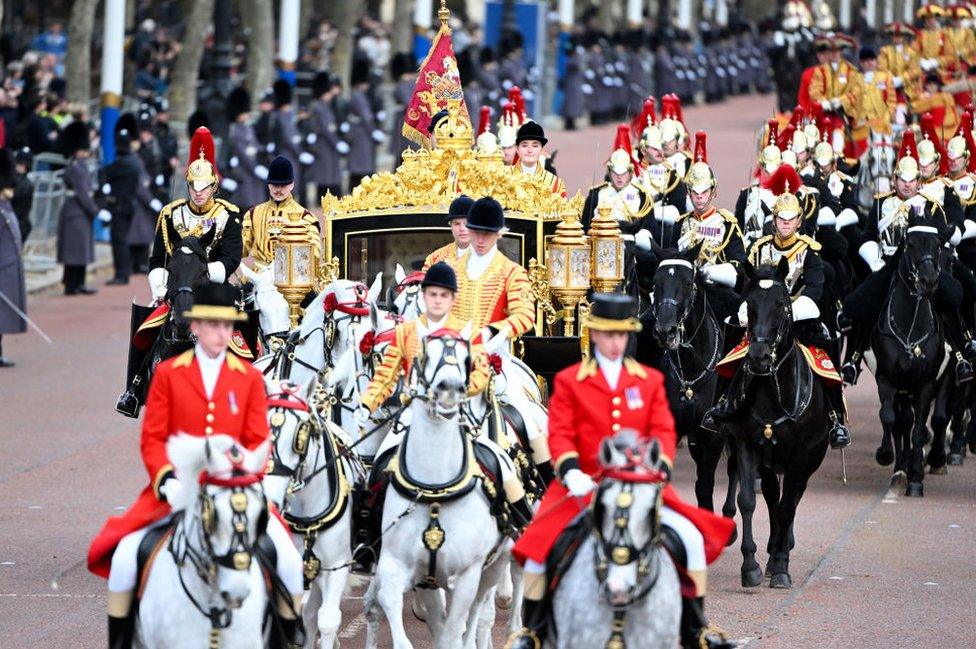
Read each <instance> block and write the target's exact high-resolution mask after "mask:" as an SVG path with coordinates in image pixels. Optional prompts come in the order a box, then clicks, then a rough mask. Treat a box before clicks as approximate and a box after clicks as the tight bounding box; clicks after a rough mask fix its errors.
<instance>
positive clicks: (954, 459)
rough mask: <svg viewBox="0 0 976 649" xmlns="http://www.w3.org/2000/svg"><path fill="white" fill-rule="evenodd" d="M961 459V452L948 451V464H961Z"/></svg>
mask: <svg viewBox="0 0 976 649" xmlns="http://www.w3.org/2000/svg"><path fill="white" fill-rule="evenodd" d="M963 461H964V460H963V454H962V453H949V466H962V465H963Z"/></svg>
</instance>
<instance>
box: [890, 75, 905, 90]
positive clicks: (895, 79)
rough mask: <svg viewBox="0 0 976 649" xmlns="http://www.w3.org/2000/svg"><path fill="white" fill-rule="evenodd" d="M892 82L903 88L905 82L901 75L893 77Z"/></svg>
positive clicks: (896, 86)
mask: <svg viewBox="0 0 976 649" xmlns="http://www.w3.org/2000/svg"><path fill="white" fill-rule="evenodd" d="M892 82H893V83H894V84H895V88H901V87H902V85H903V84H904V83H905V82H904V81H903V80H902V78H901V77H894V78H893V79H892Z"/></svg>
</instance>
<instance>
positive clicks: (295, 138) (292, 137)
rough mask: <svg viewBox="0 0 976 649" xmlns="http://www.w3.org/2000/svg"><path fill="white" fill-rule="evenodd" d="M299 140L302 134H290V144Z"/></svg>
mask: <svg viewBox="0 0 976 649" xmlns="http://www.w3.org/2000/svg"><path fill="white" fill-rule="evenodd" d="M301 141H302V136H301V135H298V134H296V135H292V136H291V143H292V144H298V143H300V142H301Z"/></svg>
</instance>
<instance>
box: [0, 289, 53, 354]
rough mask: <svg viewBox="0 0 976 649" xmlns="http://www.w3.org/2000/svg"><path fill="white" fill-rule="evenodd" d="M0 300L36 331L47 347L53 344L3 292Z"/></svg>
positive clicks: (0, 294)
mask: <svg viewBox="0 0 976 649" xmlns="http://www.w3.org/2000/svg"><path fill="white" fill-rule="evenodd" d="M0 299H2V300H3V301H4V302H6V303H7V306H9V307H10V308H11V309H13V311H14V313H16V314H17V315H19V316H20V317H21V318H23V320H24V322H26V323H27V324H29V325H30V326H31V328H32V329H33V330H34V331H36V332H37V333H38V334H40V336H41V338H43V339H44V341H45V342H46V343H47V344H48V345H52V344H54V343H53V342H52V341H51V339H50V338H49V337H48V335H47V334H46V333H44V330H43V329H41V328H40V327H38V326H37V323H36V322H34V321H33V320H31V319H30V317H29V316H28V315H27V314H26V313H24V312H23V311H21V310H20V308H19V307H18V306H17V305H16V304H14V303H13V301H12V300H11V299H10V298H9V297H7V296H6V295H5V294H4V292H3V291H0Z"/></svg>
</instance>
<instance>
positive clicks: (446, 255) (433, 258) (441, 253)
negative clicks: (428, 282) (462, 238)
mask: <svg viewBox="0 0 976 649" xmlns="http://www.w3.org/2000/svg"><path fill="white" fill-rule="evenodd" d="M457 252H458V249H457V244H456V243H454V242H453V241H452V242H451V243H449V244H447V245H446V246H441V247H440V248H438V249H437V250H435V251H434V252H432V253H430V254H429V255H427V258H426V259H424V266H423V268H421V271H423V272H425V273H426V272H427V270H428V269H429V268H430V267H431V266H433V265H434V264H436V263H437V262H439V261H445V262H447V263H451V260H453V259H457V257H458V254H457Z"/></svg>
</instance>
